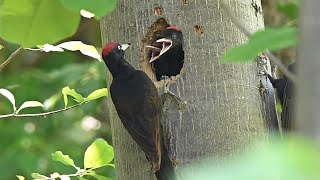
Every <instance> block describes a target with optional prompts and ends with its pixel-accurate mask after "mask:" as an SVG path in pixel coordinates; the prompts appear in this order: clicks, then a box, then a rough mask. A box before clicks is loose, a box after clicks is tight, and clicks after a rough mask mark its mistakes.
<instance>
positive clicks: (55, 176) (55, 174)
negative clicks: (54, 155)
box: [50, 172, 60, 179]
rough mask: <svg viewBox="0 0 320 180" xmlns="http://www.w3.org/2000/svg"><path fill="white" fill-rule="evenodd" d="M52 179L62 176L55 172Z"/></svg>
mask: <svg viewBox="0 0 320 180" xmlns="http://www.w3.org/2000/svg"><path fill="white" fill-rule="evenodd" d="M50 177H51V178H53V179H56V178H58V177H60V174H59V173H57V172H54V173H52V174H51V175H50Z"/></svg>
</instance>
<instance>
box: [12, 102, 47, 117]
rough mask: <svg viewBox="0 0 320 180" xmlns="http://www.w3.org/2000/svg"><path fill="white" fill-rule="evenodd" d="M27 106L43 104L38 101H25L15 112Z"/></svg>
mask: <svg viewBox="0 0 320 180" xmlns="http://www.w3.org/2000/svg"><path fill="white" fill-rule="evenodd" d="M29 107H44V105H43V104H42V103H41V102H38V101H26V102H24V103H23V104H22V105H21V106H20V108H19V109H18V110H17V111H16V113H17V114H18V113H19V111H21V110H22V109H25V108H29Z"/></svg>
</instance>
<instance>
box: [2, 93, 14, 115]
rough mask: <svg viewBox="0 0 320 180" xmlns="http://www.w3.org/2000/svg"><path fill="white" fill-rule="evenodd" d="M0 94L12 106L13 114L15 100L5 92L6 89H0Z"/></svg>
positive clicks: (10, 94)
mask: <svg viewBox="0 0 320 180" xmlns="http://www.w3.org/2000/svg"><path fill="white" fill-rule="evenodd" d="M0 94H2V95H3V96H4V97H6V98H7V99H8V100H9V101H10V102H11V104H12V106H13V110H14V112H16V110H17V108H16V100H15V99H14V96H13V94H12V93H11V92H10V91H8V90H6V89H0Z"/></svg>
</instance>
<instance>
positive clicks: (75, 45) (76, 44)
mask: <svg viewBox="0 0 320 180" xmlns="http://www.w3.org/2000/svg"><path fill="white" fill-rule="evenodd" d="M38 48H39V49H32V48H27V49H28V50H32V51H43V52H63V51H64V50H63V49H66V50H69V51H80V52H81V53H82V54H84V55H86V56H89V57H92V58H95V59H97V60H99V61H101V56H100V54H99V53H98V51H97V49H96V48H95V47H94V46H92V45H87V44H83V43H82V42H81V41H69V42H64V43H61V44H59V45H56V46H54V45H50V44H45V45H43V46H38Z"/></svg>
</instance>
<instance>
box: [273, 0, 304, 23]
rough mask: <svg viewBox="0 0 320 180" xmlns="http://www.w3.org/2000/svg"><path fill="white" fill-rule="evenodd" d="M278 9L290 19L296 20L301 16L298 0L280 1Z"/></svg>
mask: <svg viewBox="0 0 320 180" xmlns="http://www.w3.org/2000/svg"><path fill="white" fill-rule="evenodd" d="M277 9H278V11H280V12H282V13H283V14H285V15H286V16H288V18H289V19H290V20H295V19H297V18H298V16H299V5H298V4H297V2H279V3H278V6H277Z"/></svg>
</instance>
